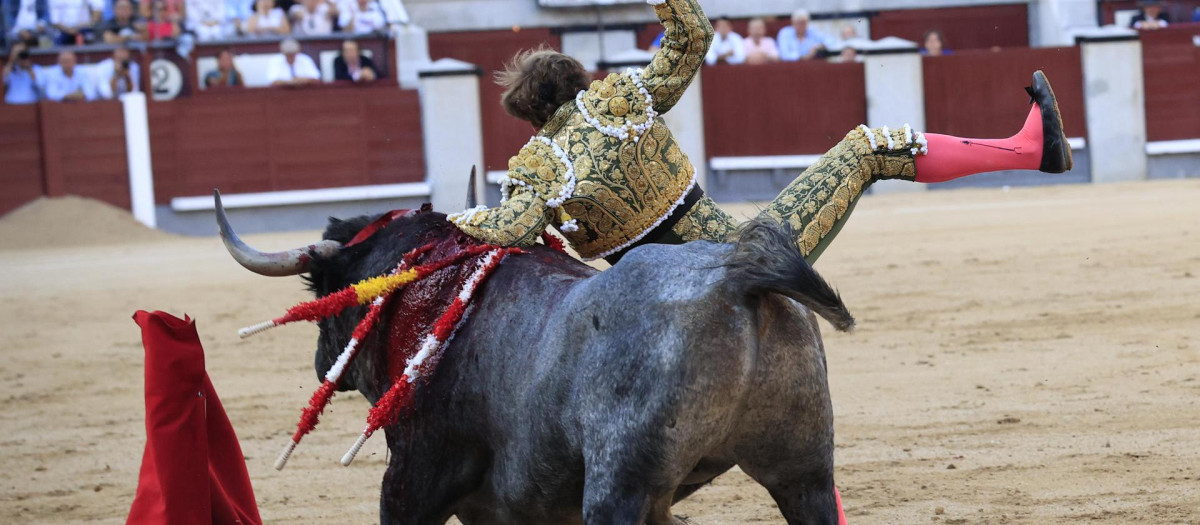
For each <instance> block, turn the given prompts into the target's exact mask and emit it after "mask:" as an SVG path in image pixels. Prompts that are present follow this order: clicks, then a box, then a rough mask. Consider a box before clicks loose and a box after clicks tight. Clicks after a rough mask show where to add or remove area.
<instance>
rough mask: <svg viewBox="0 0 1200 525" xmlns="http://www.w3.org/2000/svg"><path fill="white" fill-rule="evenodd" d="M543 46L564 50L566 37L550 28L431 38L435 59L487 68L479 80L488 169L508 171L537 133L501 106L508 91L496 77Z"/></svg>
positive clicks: (430, 42) (431, 48)
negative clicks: (510, 162)
mask: <svg viewBox="0 0 1200 525" xmlns="http://www.w3.org/2000/svg"><path fill="white" fill-rule="evenodd" d="M540 45H546V46H549V47H551V48H554V49H562V38H560V37H559V36H558V35H555V34H553V33H551V31H550V30H549V29H522V30H520V31H482V32H465V33H433V34H430V35H429V54H430V56H431V57H432V58H433V59H434V60H437V59H440V58H454V59H457V60H462V61H465V62H470V63H472V64H475V65H477V66H479V67H480V68H483V72H484V73H483V77H482V78H480V79H479V97H480V105H481V111H482V115H481V118H482V120H483V158H484V165H485V168H484V169H485V170H505V169H508V159H509V157H511V156H513V155H515V154H516V153H517V151H518V150H520V149H521V146H524V145H525V143H526V142H527V141H529V137H530V136H532V135H533V134H534V133H535V130H534V129H533V127H532V126H530V125H529V124H528V123H526V122H523V121H521V120H518V119H516V118H513V117H512V116H510V115H509V114H508V113H505V112H504V108H502V107H500V95H501V94H502V93H503V92H504V90H503V89H502V88H500V86H497V85H496V83H495V80H494V78H493V76H494V74H495V72H496V71H500V70H502V69H503V68H504V64H505V63H506V62H508V61H509V60H511V59H512V57H513V56H515V55H516V54H517V53H519V52H521V51H522V50H525V49H533V48H536V47H538V46H540Z"/></svg>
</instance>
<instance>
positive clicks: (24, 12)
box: [3, 0, 47, 48]
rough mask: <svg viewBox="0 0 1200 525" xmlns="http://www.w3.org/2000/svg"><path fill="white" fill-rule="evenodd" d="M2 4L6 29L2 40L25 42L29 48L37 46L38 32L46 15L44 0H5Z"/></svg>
mask: <svg viewBox="0 0 1200 525" xmlns="http://www.w3.org/2000/svg"><path fill="white" fill-rule="evenodd" d="M3 5H4V27H5V30H6V33H5V34H4V35H3V37H4V38H3V40H8V41H9V42H13V41H16V42H25V43H26V45H27V46H28V47H30V48H33V47H37V38H38V33H40V32H41V30H42V21H43V20H45V19H46V16H47V13H46V0H6V1H4V4H3ZM10 37H12V38H13V39H10Z"/></svg>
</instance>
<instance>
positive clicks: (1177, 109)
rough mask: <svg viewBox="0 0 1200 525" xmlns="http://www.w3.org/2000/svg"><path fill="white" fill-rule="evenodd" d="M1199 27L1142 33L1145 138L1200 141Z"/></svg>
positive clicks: (1170, 28) (1175, 27)
mask: <svg viewBox="0 0 1200 525" xmlns="http://www.w3.org/2000/svg"><path fill="white" fill-rule="evenodd" d="M1193 38H1200V25H1192V26H1190V27H1183V26H1172V27H1168V28H1167V29H1161V30H1157V31H1145V32H1143V33H1142V67H1143V70H1144V74H1145V77H1144V78H1145V86H1146V138H1147V139H1148V140H1151V141H1155V140H1183V139H1195V138H1200V47H1196V45H1195V44H1193V42H1192V39H1193Z"/></svg>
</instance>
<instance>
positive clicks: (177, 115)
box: [149, 86, 425, 203]
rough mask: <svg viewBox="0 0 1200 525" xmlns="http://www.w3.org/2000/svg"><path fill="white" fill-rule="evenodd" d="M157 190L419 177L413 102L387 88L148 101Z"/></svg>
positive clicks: (168, 194)
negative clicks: (149, 103)
mask: <svg viewBox="0 0 1200 525" xmlns="http://www.w3.org/2000/svg"><path fill="white" fill-rule="evenodd" d="M149 109H150V132H151V141H150V142H151V150H152V156H153V163H154V178H155V194H156V198H157V200H158V202H159V203H167V202H170V199H171V198H173V197H181V196H194V195H204V194H207V193H208V192H211V191H212V189H213V188H214V187H219V188H221V190H222V191H225V192H229V193H247V192H263V191H281V190H296V189H314V188H328V187H341V186H361V185H369V184H392V183H400V182H420V181H423V180H425V155H424V142H423V136H422V131H421V111H420V100H419V96H418V94H417V92H416V91H412V90H400V89H397V88H396V87H394V86H391V87H389V86H376V87H355V86H350V87H323V88H314V89H309V90H300V91H292V90H277V89H257V90H245V91H234V92H223V93H210V94H204V95H201V96H197V97H193V98H190V99H179V100H174V101H170V102H157V103H152V104H151V105H150V108H149Z"/></svg>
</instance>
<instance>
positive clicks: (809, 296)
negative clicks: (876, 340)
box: [725, 219, 854, 332]
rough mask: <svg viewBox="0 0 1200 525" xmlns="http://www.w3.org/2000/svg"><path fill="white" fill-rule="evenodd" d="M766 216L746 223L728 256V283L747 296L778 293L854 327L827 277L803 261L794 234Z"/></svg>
mask: <svg viewBox="0 0 1200 525" xmlns="http://www.w3.org/2000/svg"><path fill="white" fill-rule="evenodd" d="M784 228H785V226H780V225H778V224H776V223H774V222H772V221H768V220H765V219H759V220H754V221H751V222H749V223H747V224H746V225H744V226H743V227H742V229H741V231H740V232H739V233H738V236H737V242H736V245H735V247H734V250H733V251H732V252H731V253H730V254H729V256H728V258H727V259H726V262H725V266H726V269H727V271H728V277H727V278H726V282H727V283H728V284H731V285H733V286H734V287H735V288H736V289H738V290H741V291H742V292H743V293H745V294H747V295H757V294H763V293H777V294H780V295H783V296H786V297H790V298H792V299H794V300H796V301H797V302H799V303H800V304H802V305H804V306H806V307H808V309H809V310H812V311H813V312H815V313H816V314H817V315H819V316H821V317H824V318H825V320H827V321H829V322H830V323H831V324H832V325H833V327H834V328H837V329H838V330H841V331H843V332H847V331H850V330H851V329H853V328H854V316H852V315H850V311H849V310H847V309H846V305H845V304H843V303H842V298H841V296H840V295H838V293H837V291H835V290H834V289H833V287H831V286H829V283H827V282H825V279H823V278H821V276H820V274H818V273H817V271H816V270H814V269H813V268H812V266H810V265H809V264H808V262H806V261H805V260H804V255H803V254H801V253H800V249H799V248H798V247H797V246H796V245H795V244H794V243H793V242H792V236H791V235H789V234H788V232H787V231H785V230H784Z"/></svg>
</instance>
